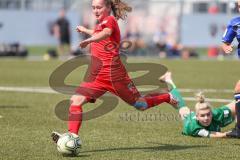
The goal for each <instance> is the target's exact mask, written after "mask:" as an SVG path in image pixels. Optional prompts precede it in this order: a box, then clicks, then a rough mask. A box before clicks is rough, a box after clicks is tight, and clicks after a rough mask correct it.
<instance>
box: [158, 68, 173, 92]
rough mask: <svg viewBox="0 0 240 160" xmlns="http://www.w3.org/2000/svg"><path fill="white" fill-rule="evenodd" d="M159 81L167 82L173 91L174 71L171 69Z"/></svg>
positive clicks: (169, 88)
mask: <svg viewBox="0 0 240 160" xmlns="http://www.w3.org/2000/svg"><path fill="white" fill-rule="evenodd" d="M159 81H160V82H162V83H166V84H167V89H168V91H171V90H172V89H173V88H174V86H175V85H174V83H173V81H172V73H171V72H169V71H168V72H166V73H165V74H164V75H163V76H162V77H160V78H159Z"/></svg>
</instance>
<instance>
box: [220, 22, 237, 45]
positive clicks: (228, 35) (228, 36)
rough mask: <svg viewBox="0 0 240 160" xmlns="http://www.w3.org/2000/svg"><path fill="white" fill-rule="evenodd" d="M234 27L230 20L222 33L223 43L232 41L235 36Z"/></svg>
mask: <svg viewBox="0 0 240 160" xmlns="http://www.w3.org/2000/svg"><path fill="white" fill-rule="evenodd" d="M236 34H237V33H236V28H235V26H234V25H232V23H231V22H230V23H229V24H228V26H227V28H226V30H225V32H224V34H223V37H222V42H224V43H232V41H233V39H234V38H235V37H236Z"/></svg>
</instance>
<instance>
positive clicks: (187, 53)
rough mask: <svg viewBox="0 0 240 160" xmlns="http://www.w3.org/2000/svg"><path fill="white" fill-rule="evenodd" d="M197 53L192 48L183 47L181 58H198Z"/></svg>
mask: <svg viewBox="0 0 240 160" xmlns="http://www.w3.org/2000/svg"><path fill="white" fill-rule="evenodd" d="M198 56H199V55H198V53H197V52H196V50H195V49H194V48H183V49H182V52H181V57H182V59H185V60H186V59H189V58H198Z"/></svg>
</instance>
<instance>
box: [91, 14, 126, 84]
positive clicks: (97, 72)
mask: <svg viewBox="0 0 240 160" xmlns="http://www.w3.org/2000/svg"><path fill="white" fill-rule="evenodd" d="M104 28H109V29H111V30H112V34H111V36H109V37H108V38H106V39H104V40H101V41H99V42H92V43H91V55H92V62H91V63H92V64H91V72H90V73H91V76H94V77H95V78H98V79H99V80H110V81H118V80H121V79H123V78H125V77H126V76H127V72H126V70H125V67H124V66H123V64H122V62H121V60H120V56H119V46H120V39H121V38H120V29H119V26H118V23H117V21H116V19H115V17H113V16H108V17H106V18H104V20H103V21H102V22H100V23H99V24H97V25H96V26H95V29H94V34H97V33H99V32H101V31H102V30H103V29H104Z"/></svg>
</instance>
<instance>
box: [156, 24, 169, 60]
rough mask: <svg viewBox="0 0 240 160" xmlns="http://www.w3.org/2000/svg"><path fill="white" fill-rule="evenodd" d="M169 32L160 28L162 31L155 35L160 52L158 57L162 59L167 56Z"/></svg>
mask: <svg viewBox="0 0 240 160" xmlns="http://www.w3.org/2000/svg"><path fill="white" fill-rule="evenodd" d="M166 39H167V32H166V31H165V30H164V28H163V27H160V30H158V31H156V32H155V33H154V35H153V42H154V44H155V46H156V48H157V50H158V55H159V56H160V57H161V58H165V57H166V56H167V43H166Z"/></svg>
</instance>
